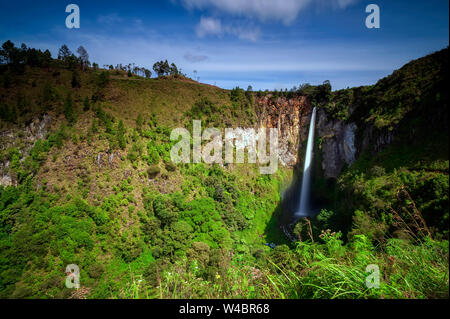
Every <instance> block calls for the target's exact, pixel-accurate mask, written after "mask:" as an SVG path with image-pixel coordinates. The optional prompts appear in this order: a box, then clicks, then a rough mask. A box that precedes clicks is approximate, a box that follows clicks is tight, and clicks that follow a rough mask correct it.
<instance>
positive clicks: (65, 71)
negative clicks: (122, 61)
mask: <svg viewBox="0 0 450 319" xmlns="http://www.w3.org/2000/svg"><path fill="white" fill-rule="evenodd" d="M62 49H63V50H62V51H61V50H60V53H61V54H60V56H59V57H58V59H53V58H52V57H51V55H50V52H48V51H45V52H41V51H39V50H35V49H31V48H27V47H26V46H25V45H22V47H20V48H17V47H15V46H14V45H13V44H12V43H10V42H7V43H5V44H4V45H3V47H2V50H1V52H0V55H1V56H2V62H3V63H2V64H1V65H0V133H1V134H0V146H1V147H0V159H1V161H2V162H3V163H8V165H7V171H8V172H9V174H10V175H11V179H12V180H13V181H15V183H12V184H13V185H9V186H5V187H3V186H0V297H2V298H448V296H449V265H448V263H449V243H448V214H449V202H448V195H449V185H448V184H449V176H448V170H449V161H448V93H447V86H448V75H447V73H448V72H447V71H448V49H444V50H442V51H440V52H436V53H434V54H431V55H429V56H426V57H424V58H421V59H419V60H415V61H412V62H410V63H409V64H407V65H406V66H404V67H403V68H401V69H400V70H397V71H395V72H394V73H393V74H392V75H390V76H388V77H386V78H384V79H381V80H380V81H379V82H378V83H377V84H375V85H373V86H369V87H359V88H351V89H346V90H340V91H334V92H332V91H331V86H330V84H329V83H328V82H325V83H324V84H323V85H319V86H311V85H303V86H301V87H299V88H298V89H295V90H291V91H284V92H283V91H282V92H276V93H275V92H252V91H251V90H250V89H249V90H247V91H245V90H242V89H239V88H236V89H234V90H231V91H230V90H223V89H220V88H217V87H214V86H210V85H205V84H200V83H198V82H196V81H193V80H192V79H189V78H187V77H186V76H185V75H183V74H182V73H181V72H179V71H178V68H177V67H176V66H175V65H174V64H171V65H169V63H168V62H167V61H164V62H163V61H160V62H158V63H155V67H154V71H155V73H157V75H158V77H157V78H151V76H150V74H151V73H149V72H150V71H149V70H147V69H145V68H137V69H133V68H131V67H128V68H127V67H122V66H117V67H113V66H110V67H107V68H99V66H98V65H96V64H95V63H94V64H92V66H89V65H90V63H88V62H89V61H87V60H86V57H85V55H83V54H81V53H83V51H81V50H79V51H78V52H81V53H80V56H79V57H77V56H75V55H74V54H72V53H71V52H70V50H68V48H67V47H65V48H62ZM66 49H67V50H66ZM142 75H143V76H142ZM265 94H272V96H273V94H276V96H280V97H285V98H292V97H295V96H306V97H307V99H308V100H309V101H310V103H312V104H314V105H316V106H318V107H319V108H321V109H323V110H325V111H326V113H327V115H328V116H329V117H330V119H335V120H341V121H344V122H349V121H352V122H356V123H357V124H358V126H359V127H372V128H373V131H372V135H373V136H378V135H382V134H386V133H389V132H395V138H394V139H393V141H392V143H390V144H389V145H387V146H386V147H384V148H382V149H380V150H376V151H373V150H365V151H361V154H358V155H359V156H358V158H357V159H356V161H355V163H354V164H353V165H351V166H349V167H346V168H345V169H344V171H343V172H342V174H341V175H340V176H339V178H338V179H337V180H330V179H325V178H323V177H321V176H323V175H322V172H321V171H320V165H315V175H316V176H317V177H316V178H315V179H314V186H313V192H314V197H315V199H316V201H319V202H320V203H321V205H322V210H321V212H320V213H319V215H318V216H317V217H316V218H313V219H303V220H300V221H299V222H298V223H297V225H296V226H295V228H294V230H293V233H294V234H293V235H294V237H295V238H297V240H295V241H291V240H289V239H288V238H287V237H286V236H285V235H284V233H283V232H282V231H281V230H280V228H279V220H280V218H281V216H282V214H283V211H282V209H281V207H282V205H281V201H282V192H283V190H284V189H285V188H286V185H287V184H289V182H290V181H291V179H292V177H293V176H294V174H293V172H292V170H291V169H288V168H285V167H281V166H280V167H279V170H278V171H277V173H276V174H273V175H261V174H259V170H258V166H257V165H255V164H245V165H234V166H233V165H228V166H223V167H222V166H219V165H206V164H174V163H172V162H171V160H170V149H171V147H172V145H173V144H174V141H171V140H170V132H171V129H172V128H174V127H178V126H185V127H187V128H190V127H192V120H193V119H202V120H203V121H204V123H205V125H207V124H208V125H210V126H216V127H225V126H237V125H240V126H249V127H250V126H252V125H254V124H255V123H256V119H257V116H256V114H255V101H254V99H255V97H256V96H261V95H265ZM44 114H47V115H49V116H51V118H52V121H51V124H49V129H48V131H47V132H46V133H45V136H43V137H38V138H36V139H35V140H32V141H31V142H30V139H29V138H27V137H28V135H27V131H26V130H25V129H24V127H29V126H30V125H31V124H33V123H34V124H35V125H34V127H36V126H39V123H42V117H43V116H44ZM36 119H40V122H39V121H38V122H36ZM360 133H361V136H358V138H357V141H358V143H362V140H363V136H362V134H363V130H361V131H360ZM315 144H316V145H315V147H316V148H317V150H320V144H321V140H320V138H316V141H315ZM358 147H359V149H361V150H362V149H363V148H362V146H361V145H359V146H358ZM316 153H317V154H320V152H316ZM300 161H302V159H300ZM315 161H316V162H320V156H316V158H315ZM4 167H5V166H4ZM5 170H6V169H5ZM68 264H76V265H78V266H79V268H80V284H81V289H69V288H67V287H66V286H65V280H66V273H65V271H66V266H67V265H68ZM370 264H374V265H377V266H378V267H379V270H380V276H381V278H380V286H379V288H368V287H367V285H366V278H367V276H368V273H367V272H366V267H367V266H368V265H370Z"/></svg>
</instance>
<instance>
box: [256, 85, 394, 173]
mask: <svg viewBox="0 0 450 319" xmlns="http://www.w3.org/2000/svg"><path fill="white" fill-rule="evenodd" d="M256 108H257V112H258V116H259V117H258V119H259V123H258V125H259V127H265V128H278V138H279V150H280V153H279V155H280V162H281V164H282V165H284V166H287V167H291V168H292V167H294V166H295V165H296V164H297V163H299V162H302V161H303V159H301V158H300V159H299V158H298V154H299V146H300V145H302V143H303V142H304V141H306V140H307V138H308V129H309V123H310V120H311V113H312V105H311V103H310V102H309V101H308V99H307V98H306V97H305V96H295V97H292V98H284V97H278V98H276V99H273V98H272V95H271V94H268V95H266V96H264V97H257V98H256ZM316 121H317V122H316V140H317V139H319V141H320V142H319V143H320V150H321V155H322V156H321V159H322V162H321V163H320V165H321V168H322V170H323V173H324V177H325V178H337V177H338V176H339V174H340V173H341V171H342V169H343V168H344V166H349V165H351V164H352V163H353V162H354V161H355V160H356V158H357V157H358V156H359V155H360V154H361V153H362V152H363V151H365V150H369V151H370V152H371V153H375V152H378V151H380V150H381V149H382V148H383V147H384V146H386V145H388V144H390V143H391V142H392V141H393V138H394V134H395V131H389V130H378V129H376V128H375V127H373V125H370V124H366V125H364V127H363V126H361V125H360V127H358V125H357V124H356V123H355V122H351V121H350V122H346V121H342V120H339V119H334V118H332V117H331V116H329V115H327V113H326V112H325V110H324V109H323V108H319V110H318V112H317V120H316Z"/></svg>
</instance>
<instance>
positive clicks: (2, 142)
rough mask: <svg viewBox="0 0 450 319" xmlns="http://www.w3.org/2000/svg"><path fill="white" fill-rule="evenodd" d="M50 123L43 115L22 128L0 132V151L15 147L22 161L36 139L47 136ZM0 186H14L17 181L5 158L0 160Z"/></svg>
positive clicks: (46, 115)
mask: <svg viewBox="0 0 450 319" xmlns="http://www.w3.org/2000/svg"><path fill="white" fill-rule="evenodd" d="M50 123H51V117H50V115H48V114H44V115H43V116H42V117H40V118H35V119H34V120H33V121H31V122H30V123H29V124H27V125H26V126H25V127H22V128H17V127H15V128H11V129H6V130H3V131H1V132H0V151H6V150H7V149H9V148H11V147H17V148H18V151H19V153H20V154H21V156H22V159H24V158H25V157H26V156H28V154H29V153H30V150H31V148H32V147H33V146H34V144H35V142H36V141H37V140H38V139H43V138H45V136H46V135H47V132H48V130H49V127H50ZM0 185H1V186H16V185H17V180H16V177H15V174H14V173H13V172H12V170H11V168H10V162H9V160H8V159H7V158H1V159H0Z"/></svg>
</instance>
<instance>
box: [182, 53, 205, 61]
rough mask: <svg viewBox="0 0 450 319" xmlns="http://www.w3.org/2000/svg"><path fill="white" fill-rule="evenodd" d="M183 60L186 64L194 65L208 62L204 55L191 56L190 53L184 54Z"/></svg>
mask: <svg viewBox="0 0 450 319" xmlns="http://www.w3.org/2000/svg"><path fill="white" fill-rule="evenodd" d="M183 57H184V59H185V60H186V61H188V62H192V63H196V62H203V61H206V60H208V56H206V55H193V54H191V53H189V52H188V53H186V54H185V55H184V56H183Z"/></svg>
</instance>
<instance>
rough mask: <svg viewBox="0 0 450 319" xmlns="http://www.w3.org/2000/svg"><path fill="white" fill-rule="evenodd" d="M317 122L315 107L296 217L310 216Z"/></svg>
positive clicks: (310, 125)
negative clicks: (312, 167) (312, 166)
mask: <svg viewBox="0 0 450 319" xmlns="http://www.w3.org/2000/svg"><path fill="white" fill-rule="evenodd" d="M315 122H316V107H314V109H313V111H312V115H311V123H310V124H309V133H308V144H307V146H306V155H305V165H304V168H303V179H302V188H301V193H300V204H299V208H298V210H297V212H296V213H295V216H296V217H306V216H309V215H310V211H309V210H310V207H309V197H310V194H309V193H310V184H311V160H312V150H313V145H314V127H315Z"/></svg>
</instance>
